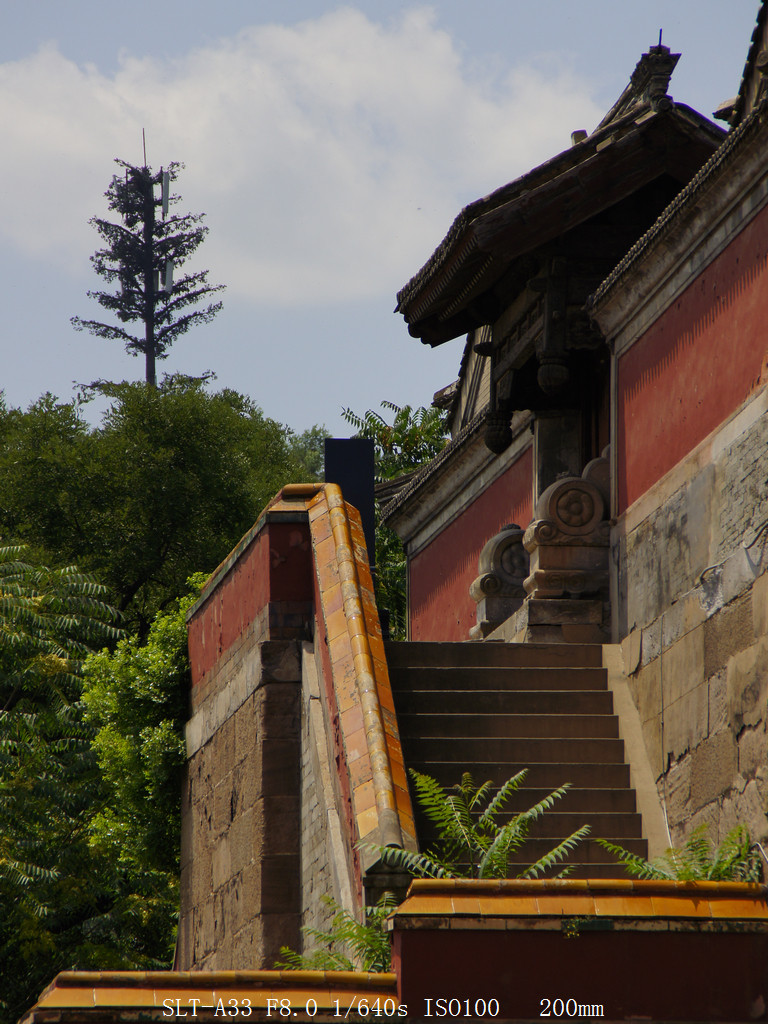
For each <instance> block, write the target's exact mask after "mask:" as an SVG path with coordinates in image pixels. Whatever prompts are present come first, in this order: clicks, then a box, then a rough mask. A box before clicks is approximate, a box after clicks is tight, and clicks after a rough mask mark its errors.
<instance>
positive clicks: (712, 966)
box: [389, 879, 768, 1022]
mask: <svg viewBox="0 0 768 1024" xmlns="http://www.w3.org/2000/svg"><path fill="white" fill-rule="evenodd" d="M389 925H390V929H391V931H392V933H393V970H394V971H395V973H396V974H397V977H398V997H399V999H400V1000H401V1002H402V1003H405V1004H406V1005H408V1007H409V1011H410V1008H411V1007H412V1006H422V1007H427V1008H428V1010H429V1013H430V1014H434V1015H440V1012H441V1007H440V1006H438V1005H437V1004H436V999H438V998H442V999H444V1000H448V999H453V1000H455V1001H456V1002H455V1003H454V1007H456V1006H460V1007H461V1008H462V1010H463V1008H464V1007H465V1005H466V1003H465V1001H468V1005H469V1007H470V1009H471V1010H474V1013H475V1015H478V1016H488V1015H493V1016H496V1017H497V1018H498V1019H506V1020H512V1021H530V1020H537V1019H539V1018H540V1017H545V1016H549V1017H566V1016H567V1017H573V1016H576V1017H582V1016H594V1017H601V1018H603V1019H606V1020H612V1021H619V1020H630V1019H631V1020H653V1021H662V1020H663V1021H668V1022H672V1021H680V1022H682V1021H697V1022H703V1021H718V1022H723V1021H734V1022H735V1021H748V1020H765V1019H766V1016H767V1015H768V1003H767V1001H766V993H767V992H768V968H767V967H766V964H767V963H768V889H767V888H766V887H765V886H762V885H751V884H749V885H748V884H742V883H738V882H676V881H637V880H630V879H617V880H613V879H596V880H595V879H592V880H590V879H585V880H571V879H548V880H530V881H529V880H518V879H514V880H498V881H496V880H489V881H485V880H475V879H435V880H433V879H425V880H421V879H420V880H417V881H415V882H413V883H412V884H411V887H410V889H409V892H408V896H407V898H406V900H405V902H404V903H402V904H401V905H400V907H398V909H397V910H396V911H395V913H394V914H393V915H392V916H391V917H390V920H389ZM427 1000H431V1003H428V1002H427ZM477 1000H484V1001H485V1002H484V1007H485V1009H484V1010H483V1012H482V1013H480V1012H478V1010H477V1006H478V1005H480V1004H478V1003H476V1001H477ZM491 1000H495V1002H494V1003H493V1005H492V1006H491V1008H490V1012H489V1010H488V1007H489V1003H490V1001H491ZM481 1009H482V1007H481ZM427 1015H428V1014H427V1013H426V1012H425V1016H427ZM446 1015H448V1013H447V1012H446Z"/></svg>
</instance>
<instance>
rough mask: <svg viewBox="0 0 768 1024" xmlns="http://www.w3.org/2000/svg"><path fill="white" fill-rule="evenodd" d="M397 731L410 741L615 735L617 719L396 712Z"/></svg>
mask: <svg viewBox="0 0 768 1024" xmlns="http://www.w3.org/2000/svg"><path fill="white" fill-rule="evenodd" d="M398 723H399V726H400V731H401V733H404V734H405V735H406V736H408V737H409V739H410V741H411V742H420V741H421V740H423V739H427V738H432V737H434V738H441V737H445V738H446V739H447V738H451V739H454V738H458V737H461V736H466V737H474V736H487V737H501V738H504V739H509V737H510V736H514V737H521V738H523V737H524V738H526V739H530V738H538V739H552V740H554V739H558V740H559V739H576V738H578V739H585V738H586V737H589V738H594V739H599V738H610V739H616V738H617V737H618V735H619V723H618V721H617V719H616V717H615V716H614V715H503V714H495V715H494V714H485V713H478V714H474V715H468V714H444V713H443V709H442V708H441V709H440V711H439V712H437V713H432V714H426V713H422V714H418V715H409V714H404V715H398Z"/></svg>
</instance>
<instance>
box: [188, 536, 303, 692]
mask: <svg viewBox="0 0 768 1024" xmlns="http://www.w3.org/2000/svg"><path fill="white" fill-rule="evenodd" d="M313 577H314V573H313V572H312V546H311V543H310V538H309V523H275V522H272V523H266V524H265V525H264V527H263V528H262V529H261V531H260V532H259V533H258V535H257V536H256V537H255V538H254V539H253V541H252V542H251V543H250V544H249V546H248V547H247V548H246V549H245V551H243V552H242V554H241V555H240V557H239V558H238V560H237V562H236V563H235V565H234V566H233V567H232V569H230V571H229V572H228V573H227V575H226V576H225V577H224V579H223V580H222V581H221V582H220V583H219V585H218V586H217V587H216V588H215V590H214V591H213V592H212V593H211V595H210V597H209V598H208V600H207V601H206V602H205V604H204V605H203V606H202V607H201V608H199V609H198V610H197V612H196V613H195V616H194V618H193V619H192V620H191V622H190V623H189V660H190V665H191V668H192V685H193V686H197V685H199V684H200V683H201V682H203V681H204V680H205V679H206V678H207V676H208V674H209V673H210V671H211V669H212V668H213V667H214V665H215V664H216V662H217V661H218V660H219V658H220V657H221V656H222V655H223V654H225V653H226V651H227V650H229V648H230V647H231V646H232V645H233V644H234V643H235V641H236V640H237V639H238V638H239V637H240V636H242V635H243V633H244V632H245V631H246V630H247V629H248V628H249V627H250V626H251V624H252V623H253V622H254V620H255V619H257V618H258V616H259V615H260V614H261V613H262V612H263V610H264V609H265V608H266V606H267V604H270V603H272V604H274V603H275V602H278V601H281V602H298V601H307V602H310V601H311V600H312V585H313Z"/></svg>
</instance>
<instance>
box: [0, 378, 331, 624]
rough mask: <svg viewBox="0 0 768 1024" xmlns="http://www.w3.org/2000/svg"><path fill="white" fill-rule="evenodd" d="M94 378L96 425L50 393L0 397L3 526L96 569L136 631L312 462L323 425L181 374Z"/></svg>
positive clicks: (58, 558) (60, 558)
mask: <svg viewBox="0 0 768 1024" xmlns="http://www.w3.org/2000/svg"><path fill="white" fill-rule="evenodd" d="M101 391H102V393H103V394H104V395H105V396H106V398H107V399H108V400H109V403H110V404H109V406H108V408H107V410H106V412H105V413H104V415H103V418H102V421H101V423H100V425H99V426H98V427H95V428H92V427H89V425H88V424H87V423H86V421H85V419H84V417H83V414H82V408H81V406H80V405H79V404H78V403H77V402H59V401H58V400H57V399H55V398H54V397H53V396H51V395H44V396H43V397H42V398H41V399H40V400H39V401H37V402H35V403H34V404H33V405H32V406H31V407H30V408H29V410H27V411H26V412H22V411H21V410H18V409H7V408H0V533H2V534H4V535H5V536H6V537H12V538H16V539H18V540H20V541H23V542H25V543H28V544H30V545H31V546H32V547H33V548H35V549H37V550H38V551H40V552H41V554H42V556H43V557H45V558H46V559H48V560H49V561H51V562H55V563H58V564H67V563H69V562H76V563H77V564H78V565H80V566H82V567H83V568H84V569H86V570H88V571H90V572H94V573H96V575H97V576H98V577H99V579H100V580H102V581H103V582H104V583H105V584H106V585H107V587H108V591H109V595H110V599H111V601H112V602H113V603H114V604H115V605H116V606H117V607H118V608H119V610H120V611H121V612H122V613H123V615H124V624H125V625H126V627H127V628H129V629H130V630H137V631H138V632H139V633H140V635H141V636H142V637H145V636H146V634H147V631H148V629H149V625H150V623H151V622H152V619H153V618H154V616H155V614H156V613H157V612H158V611H159V610H161V609H163V608H166V607H168V606H169V605H170V603H171V602H172V601H174V600H175V599H176V598H177V597H178V596H179V594H181V593H183V592H184V590H185V586H186V580H187V578H188V577H189V576H190V575H191V574H192V573H194V572H197V571H209V572H210V571H212V570H213V569H214V568H215V567H216V565H217V564H218V563H219V562H220V561H221V559H222V558H224V557H225V555H226V554H227V553H228V552H229V551H230V550H231V548H232V547H233V546H234V545H235V543H236V542H237V541H238V540H239V538H240V537H241V536H242V534H243V533H245V531H246V530H247V529H249V528H250V527H251V526H252V525H253V522H254V521H255V519H256V518H257V516H258V515H259V513H260V511H261V510H262V508H263V507H264V506H265V505H266V503H267V502H268V501H269V499H270V498H271V497H272V496H273V495H274V494H275V493H276V492H277V491H278V490H279V489H280V487H281V486H282V485H283V484H284V483H286V482H287V481H289V480H291V479H296V477H297V476H302V475H308V474H309V473H310V472H311V471H312V470H311V469H310V468H308V467H307V465H306V460H312V459H314V460H315V461H314V463H313V467H312V468H314V466H315V465H316V454H317V448H318V446H319V444H320V442H319V441H318V439H317V437H316V436H315V435H316V434H319V433H321V432H322V428H313V430H312V431H308V432H305V433H304V434H299V435H294V434H292V433H291V432H290V431H289V430H288V428H286V427H284V426H283V425H282V424H280V423H277V422H276V421H274V420H271V419H269V418H268V417H266V416H264V415H263V413H262V412H261V410H260V409H259V408H258V406H256V405H255V404H254V403H253V402H251V401H250V400H249V399H248V398H246V397H244V396H243V395H240V394H238V393H237V392H234V391H231V390H226V389H225V390H223V391H219V392H216V393H214V394H210V393H208V392H207V391H206V388H205V384H204V382H203V381H201V380H200V379H197V378H190V377H184V376H181V375H175V376H171V377H166V378H165V379H164V380H163V381H162V382H161V383H160V386H159V387H157V388H152V387H149V386H147V385H146V384H143V383H137V384H113V385H102V387H101Z"/></svg>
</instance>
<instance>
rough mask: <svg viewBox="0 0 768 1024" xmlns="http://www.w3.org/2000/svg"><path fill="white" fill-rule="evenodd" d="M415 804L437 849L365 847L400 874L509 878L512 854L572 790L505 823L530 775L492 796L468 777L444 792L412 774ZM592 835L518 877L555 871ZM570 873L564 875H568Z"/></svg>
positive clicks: (574, 838)
mask: <svg viewBox="0 0 768 1024" xmlns="http://www.w3.org/2000/svg"><path fill="white" fill-rule="evenodd" d="M410 774H411V778H412V779H413V786H414V791H415V794H416V800H417V801H418V803H419V805H420V807H421V808H422V810H423V811H424V813H425V815H426V816H427V818H428V819H429V820H430V821H431V822H432V824H433V825H435V826H436V828H437V833H438V838H437V845H436V846H435V847H433V848H432V849H430V850H427V851H425V852H424V853H412V852H411V851H409V850H403V849H399V848H397V847H392V846H379V845H376V844H364V845H365V848H366V849H369V850H374V851H375V852H376V853H378V854H379V856H380V857H381V860H382V861H383V862H384V863H385V864H388V865H389V866H390V867H393V868H397V869H398V870H400V871H403V870H405V871H409V872H410V873H411V874H413V875H415V876H416V877H417V878H509V877H510V874H509V873H510V870H511V865H510V861H509V858H510V855H511V854H512V853H514V852H515V851H516V850H519V849H520V847H521V846H522V845H523V844H524V843H525V841H526V839H527V838H528V833H529V830H530V827H531V825H532V824H533V823H534V822H535V821H536V820H537V819H538V818H540V817H541V815H542V814H544V813H545V812H546V811H548V810H550V809H551V808H552V807H553V806H554V804H555V802H556V801H557V800H560V799H561V798H562V797H563V796H565V794H566V792H567V790H568V785H567V784H566V785H565V786H560V787H559V788H558V789H555V790H553V791H552V792H551V793H550V794H549V795H548V796H546V797H544V799H543V800H540V801H539V802H538V803H537V804H534V806H533V807H531V808H529V809H528V810H527V811H520V812H519V813H517V814H513V815H512V816H511V817H510V818H509V820H508V821H506V822H505V823H503V824H502V823H501V822H500V821H499V816H500V815H501V814H502V813H503V811H504V807H505V805H506V804H507V802H508V800H509V798H510V797H511V796H512V794H513V793H515V792H516V791H517V790H518V789H519V788H520V786H521V785H522V783H523V780H524V779H525V776H526V774H527V772H526V770H525V769H523V770H522V771H520V772H518V773H517V774H516V775H513V776H512V778H510V779H508V780H507V781H506V782H505V783H504V785H503V786H501V787H500V788H499V789H498V790H497V791H494V789H493V784H492V783H491V782H484V783H483V784H482V785H481V786H475V783H474V780H473V779H472V776H471V775H470V773H469V772H464V774H463V775H462V777H461V782H459V783H458V784H457V785H456V786H453V787H452V789H451V790H445V789H443V787H442V786H441V785H440V784H439V783H438V782H437V781H436V780H435V779H433V778H432V777H431V776H430V775H424V774H422V773H421V772H417V771H413V769H411V773H410ZM588 833H589V826H588V825H584V826H582V828H579V829H577V830H576V831H575V832H574V833H572V835H570V836H568V838H567V839H564V840H563V841H562V842H560V843H557V844H556V845H555V846H554V847H553V848H552V849H551V850H550V851H549V852H548V853H546V854H544V856H543V857H541V858H539V860H537V861H536V862H535V863H533V864H530V865H528V866H527V867H526V868H525V869H524V870H523V871H520V872H519V873H518V874H517V875H515V876H514V877H516V878H535V877H536V876H537V875H541V874H544V873H545V872H547V871H551V870H552V869H553V868H555V867H557V866H558V865H559V864H560V863H561V862H562V861H563V860H564V859H565V857H566V856H567V855H568V854H569V853H570V851H571V850H573V849H574V847H575V846H576V845H577V844H578V843H579V842H580V841H581V840H582V839H583V838H584V837H585V836H586V835H587V834H588ZM567 871H568V869H567V868H566V869H565V870H563V871H561V872H560V876H562V875H564V874H567Z"/></svg>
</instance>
